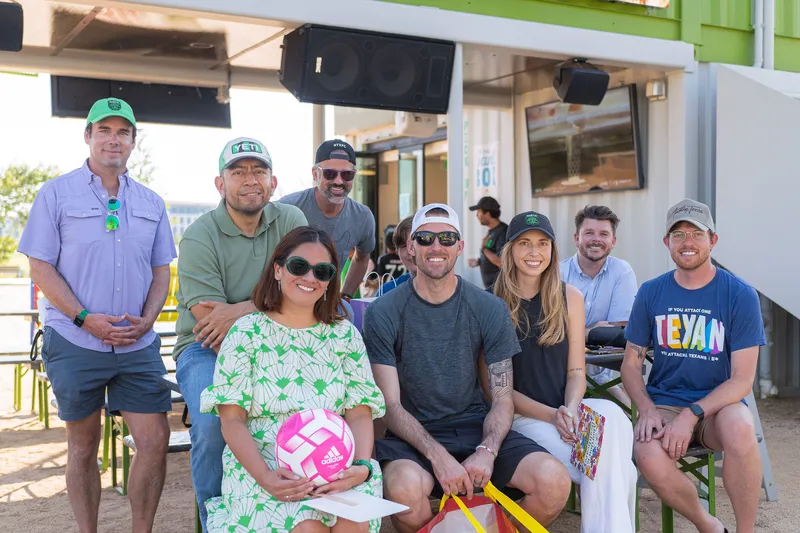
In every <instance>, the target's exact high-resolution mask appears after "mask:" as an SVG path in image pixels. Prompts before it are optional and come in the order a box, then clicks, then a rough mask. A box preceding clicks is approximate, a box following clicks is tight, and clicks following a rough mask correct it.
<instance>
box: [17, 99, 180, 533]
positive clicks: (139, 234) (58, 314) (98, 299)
mask: <svg viewBox="0 0 800 533" xmlns="http://www.w3.org/2000/svg"><path fill="white" fill-rule="evenodd" d="M84 139H85V141H86V144H87V145H88V146H89V158H88V159H87V161H86V162H85V163H84V164H83V166H82V167H81V168H79V169H77V170H74V171H72V172H69V173H67V174H64V175H63V176H59V177H58V178H55V179H53V180H52V181H49V182H48V183H46V184H45V185H44V186H43V187H42V188H41V190H40V191H39V193H38V194H37V196H36V200H35V201H34V203H33V206H32V208H31V212H30V217H29V219H28V224H27V225H26V227H25V231H24V232H23V234H22V239H21V240H20V244H19V251H20V252H22V253H23V254H25V255H27V256H28V258H29V261H30V268H31V278H32V279H33V281H34V282H36V284H37V285H38V286H39V287H40V288H41V290H42V292H43V293H44V295H45V296H46V297H47V300H48V303H47V306H46V312H47V324H46V325H45V330H44V345H43V348H42V358H43V360H44V363H45V368H46V370H47V374H48V377H49V378H50V383H51V385H52V387H53V392H54V394H55V396H56V399H57V401H58V414H59V417H60V418H61V419H62V420H64V421H65V422H66V425H67V446H68V459H67V491H68V492H69V497H70V503H71V504H72V510H73V513H74V514H75V519H76V521H77V523H78V529H79V530H80V531H97V514H98V508H99V505H100V475H99V472H98V469H97V450H98V445H99V442H100V412H101V409H102V407H103V406H104V405H106V398H107V402H108V403H107V406H106V407H107V409H108V410H109V411H110V412H112V413H114V414H121V415H122V416H123V417H124V419H125V421H126V422H127V424H128V426H129V428H130V430H131V434H132V435H133V438H134V440H135V441H136V448H137V451H136V457H135V459H134V461H133V463H132V465H131V471H130V481H129V485H128V487H129V489H128V491H129V497H130V503H131V511H132V512H131V514H132V522H133V523H132V527H133V531H135V532H138V531H150V530H151V529H152V525H153V518H154V516H155V512H156V508H157V507H158V500H159V498H160V496H161V490H162V487H163V484H164V475H165V472H166V451H167V445H168V443H169V426H168V424H167V417H166V413H167V412H169V411H170V410H171V409H172V403H171V400H170V394H169V391H168V390H167V389H166V388H165V387H163V386H162V385H161V376H162V375H163V374H165V373H166V369H165V367H164V363H163V361H162V360H161V355H160V346H161V345H160V340H159V338H158V336H157V335H156V333H155V332H154V331H153V323H154V322H155V320H156V318H157V317H158V315H159V313H160V312H161V309H162V308H163V306H164V301H165V300H166V297H167V292H168V288H169V277H170V272H169V263H170V262H171V261H172V260H173V259H174V258H175V257H176V254H175V243H174V242H173V240H172V232H171V230H170V227H169V220H168V218H167V213H166V209H165V206H164V201H163V200H162V199H161V198H160V197H159V196H158V195H157V194H156V193H154V192H153V191H151V190H150V189H148V188H147V187H145V186H143V185H141V184H139V183H137V182H136V181H134V180H133V179H132V178H131V177H130V176H128V173H127V162H128V158H129V157H130V154H131V152H132V150H133V148H134V146H135V145H136V120H135V118H134V115H133V110H132V109H131V108H130V106H129V105H128V104H127V103H125V102H124V101H122V100H120V99H117V98H106V99H103V100H99V101H97V102H96V103H95V104H94V106H92V109H91V110H90V111H89V116H88V119H87V125H86V131H85V133H84ZM106 394H107V396H106Z"/></svg>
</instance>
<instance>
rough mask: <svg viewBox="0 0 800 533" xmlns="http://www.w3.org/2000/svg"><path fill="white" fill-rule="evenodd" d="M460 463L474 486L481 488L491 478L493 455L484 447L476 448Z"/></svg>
mask: <svg viewBox="0 0 800 533" xmlns="http://www.w3.org/2000/svg"><path fill="white" fill-rule="evenodd" d="M461 464H462V465H463V466H464V468H465V469H466V470H467V474H469V478H470V480H471V483H472V485H474V486H475V487H480V488H483V487H485V486H486V484H487V483H489V481H490V480H491V479H492V472H493V471H494V456H493V455H492V454H491V453H490V452H489V451H488V450H486V449H485V448H478V449H477V450H475V453H473V454H472V455H470V456H469V457H467V460H466V461H464V462H463V463H461Z"/></svg>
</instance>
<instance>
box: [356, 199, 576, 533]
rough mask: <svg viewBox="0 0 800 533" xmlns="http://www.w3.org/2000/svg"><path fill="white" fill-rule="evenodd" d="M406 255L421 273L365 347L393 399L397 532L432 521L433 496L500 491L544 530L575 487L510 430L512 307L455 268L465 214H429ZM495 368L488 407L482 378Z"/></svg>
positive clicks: (417, 224) (382, 302) (375, 319)
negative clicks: (516, 499)
mask: <svg viewBox="0 0 800 533" xmlns="http://www.w3.org/2000/svg"><path fill="white" fill-rule="evenodd" d="M408 246H409V253H410V254H411V255H412V256H413V257H414V259H415V262H416V265H417V275H416V277H415V278H414V279H412V280H411V281H410V282H409V283H405V284H403V285H401V286H400V287H398V288H397V289H395V290H393V291H392V292H390V293H389V294H387V295H385V296H382V297H381V298H378V299H377V300H375V301H374V302H373V303H372V304H371V305H370V306H369V307H368V308H367V312H366V316H365V318H364V343H365V344H366V347H367V354H368V355H369V359H370V362H371V363H372V372H373V374H374V376H375V382H376V383H377V384H378V386H379V387H380V389H381V390H382V391H383V394H384V396H385V398H386V416H385V417H384V418H383V421H384V423H385V424H386V427H387V429H388V431H387V435H386V437H385V438H381V439H378V440H377V441H376V444H375V450H376V455H377V460H378V461H379V462H380V463H381V467H382V468H383V485H384V495H385V496H386V498H388V499H390V500H394V501H396V502H399V503H401V504H404V505H407V506H409V507H410V510H409V511H408V512H406V513H401V514H399V515H394V516H393V517H392V521H393V522H394V526H395V528H396V529H397V531H398V533H416V532H417V531H419V530H420V529H421V528H422V527H423V526H424V525H425V524H426V523H428V522H429V521H430V519H431V517H432V513H431V508H430V504H429V502H428V498H429V496H430V495H431V494H432V493H434V494H436V495H441V494H442V493H445V494H466V495H467V497H469V498H471V497H472V493H473V490H474V488H476V487H477V488H483V487H485V486H486V484H487V483H488V482H489V481H490V480H491V482H492V483H493V484H494V485H495V486H496V487H497V488H499V489H501V490H502V489H509V488H510V489H516V490H515V491H513V492H514V493H515V495H518V496H520V497H522V501H521V502H520V505H522V507H523V508H524V509H525V510H526V511H527V512H528V513H530V515H531V516H533V517H534V518H535V519H536V520H538V521H539V522H541V523H542V524H545V525H547V524H549V523H550V522H552V521H553V519H554V518H555V517H556V516H558V514H559V513H560V512H561V509H562V508H563V506H564V504H565V503H566V501H567V497H568V495H569V489H570V478H569V475H568V474H567V471H566V469H565V468H564V467H563V466H562V465H561V463H559V462H558V460H557V459H555V458H554V457H552V456H551V455H549V454H548V453H547V451H546V450H545V449H544V448H542V447H541V446H539V445H538V444H536V443H535V442H534V441H532V440H530V439H528V438H526V437H523V436H522V435H520V434H519V433H516V432H514V431H510V428H511V422H512V419H513V415H514V405H513V402H512V393H513V371H512V365H511V357H513V356H514V355H516V354H517V353H519V351H520V347H519V343H518V341H517V335H516V333H515V330H514V326H513V325H512V323H511V317H510V315H509V312H508V308H507V307H506V306H505V304H504V303H503V302H502V301H501V300H500V299H499V298H496V297H495V296H494V295H492V294H489V293H487V292H485V291H483V290H482V289H479V288H478V287H476V286H474V285H471V284H470V283H467V282H465V281H464V280H462V279H461V278H460V277H458V276H456V275H455V272H454V271H453V267H454V266H455V263H456V260H457V259H458V256H460V255H461V254H462V252H463V250H464V241H462V240H461V234H460V230H459V223H458V216H457V215H456V213H455V212H454V211H453V210H452V209H451V208H450V207H448V206H446V205H443V204H430V205H427V206H425V207H423V208H422V209H420V210H419V211H418V212H417V214H416V215H415V216H414V220H413V223H412V227H411V240H410V241H409V242H408ZM481 355H483V357H484V358H485V362H486V365H487V366H488V369H489V371H488V372H489V373H488V382H489V389H490V390H491V396H492V402H491V406H489V405H488V404H487V402H485V400H484V396H483V394H482V390H481V386H480V379H479V376H478V363H479V358H480V357H481Z"/></svg>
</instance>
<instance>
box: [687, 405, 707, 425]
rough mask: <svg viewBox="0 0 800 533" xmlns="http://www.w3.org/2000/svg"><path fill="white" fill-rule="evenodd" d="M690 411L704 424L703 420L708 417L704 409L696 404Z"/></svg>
mask: <svg viewBox="0 0 800 533" xmlns="http://www.w3.org/2000/svg"><path fill="white" fill-rule="evenodd" d="M689 410H690V411H691V412H692V414H693V415H694V416H696V417H697V421H698V422H702V421H703V418H704V417H705V416H706V412H705V411H703V408H702V407H700V406H699V405H697V404H696V403H693V404H692V405H690V406H689Z"/></svg>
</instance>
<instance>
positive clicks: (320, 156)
mask: <svg viewBox="0 0 800 533" xmlns="http://www.w3.org/2000/svg"><path fill="white" fill-rule="evenodd" d="M328 159H341V160H343V161H350V162H351V163H353V164H354V165H355V164H356V152H355V150H353V147H352V146H350V144H349V143H346V142H345V141H340V140H339V139H334V140H332V141H325V142H324V143H322V144H320V145H319V148H317V157H316V158H314V164H317V163H321V162H322V161H327V160H328Z"/></svg>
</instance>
